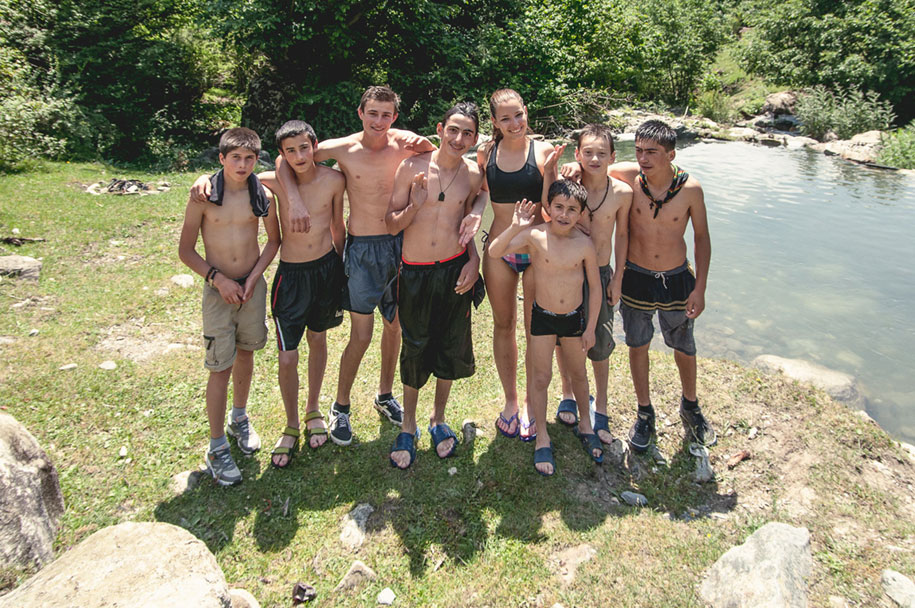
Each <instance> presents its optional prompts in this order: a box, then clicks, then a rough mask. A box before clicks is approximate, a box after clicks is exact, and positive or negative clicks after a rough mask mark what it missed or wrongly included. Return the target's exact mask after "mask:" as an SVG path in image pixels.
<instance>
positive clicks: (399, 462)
mask: <svg viewBox="0 0 915 608" xmlns="http://www.w3.org/2000/svg"><path fill="white" fill-rule="evenodd" d="M391 460H393V461H394V464H395V465H396V466H397V468H398V469H406V468H407V467H409V466H410V452H408V451H406V450H397V451H396V452H391Z"/></svg>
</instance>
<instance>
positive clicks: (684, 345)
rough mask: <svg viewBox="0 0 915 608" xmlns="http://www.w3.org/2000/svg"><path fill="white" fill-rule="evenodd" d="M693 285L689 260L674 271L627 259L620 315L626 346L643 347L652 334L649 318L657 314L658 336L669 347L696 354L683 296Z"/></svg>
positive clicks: (688, 292)
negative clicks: (656, 268)
mask: <svg viewBox="0 0 915 608" xmlns="http://www.w3.org/2000/svg"><path fill="white" fill-rule="evenodd" d="M695 286H696V277H695V275H693V271H692V269H690V267H689V263H688V262H683V265H681V266H678V267H677V268H674V269H673V270H665V271H654V270H648V269H646V268H642V267H641V266H636V265H635V264H633V263H632V262H626V272H625V273H624V274H623V287H622V297H621V298H620V300H621V302H620V315H621V316H622V317H623V329H624V330H625V331H626V345H627V346H630V347H632V348H638V347H640V346H645V345H646V344H648V343H649V342H651V338H652V336H653V335H654V326H653V324H652V317H654V313H655V311H657V313H658V322H659V324H660V325H661V335H663V336H664V343H665V344H667V346H669V347H670V348H673V349H674V350H678V351H680V352H682V353H683V354H686V355H689V356H695V355H696V341H695V339H694V338H693V321H694V320H693V319H690V318H687V316H686V299H687V298H688V297H689V294H690V293H691V292H692V291H693V289H694V288H695Z"/></svg>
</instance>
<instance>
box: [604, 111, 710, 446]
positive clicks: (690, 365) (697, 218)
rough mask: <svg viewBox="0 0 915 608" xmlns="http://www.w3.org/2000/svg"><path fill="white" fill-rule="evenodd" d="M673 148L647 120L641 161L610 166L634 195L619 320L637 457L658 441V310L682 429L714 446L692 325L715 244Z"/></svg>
mask: <svg viewBox="0 0 915 608" xmlns="http://www.w3.org/2000/svg"><path fill="white" fill-rule="evenodd" d="M676 142H677V134H676V131H674V130H673V129H671V128H670V127H669V126H668V125H666V124H664V123H663V122H661V121H658V120H649V121H647V122H645V123H642V125H641V126H639V128H638V130H636V133H635V156H636V161H637V162H636V163H619V164H616V165H612V166H611V167H610V172H611V175H613V177H616V178H618V179H621V180H623V181H625V182H626V183H628V184H629V185H630V186H631V187H632V190H633V198H632V208H631V209H630V212H629V251H628V257H627V261H626V270H625V272H624V273H623V283H622V297H621V300H622V303H621V304H620V314H621V315H622V317H623V328H624V329H625V331H626V345H627V346H629V367H630V371H631V372H632V383H633V385H634V387H635V394H636V398H637V399H638V417H637V419H636V422H635V424H633V425H632V428H631V429H630V430H629V443H630V444H631V445H632V447H633V449H635V450H637V451H645V450H647V449H648V446H649V445H650V443H651V440H652V438H653V437H654V435H655V414H654V409H653V407H652V405H651V395H650V393H649V389H648V386H649V385H648V372H649V360H648V346H649V343H650V342H651V338H652V334H653V333H654V329H653V327H652V317H653V316H654V314H655V311H657V313H658V321H659V322H660V326H661V333H662V335H663V336H664V342H665V343H666V344H667V345H668V346H669V347H671V348H673V349H674V360H675V361H676V363H677V369H678V370H679V372H680V383H681V388H682V395H681V398H680V418H681V419H682V421H683V425H684V427H685V428H686V429H687V431H688V433H689V435H690V438H691V439H692V440H694V441H696V442H698V443H699V444H702V445H706V446H711V445H714V444H715V442H716V441H717V436H716V434H715V431H714V429H712V427H711V426H710V425H709V424H708V422H707V421H706V420H705V417H704V416H703V414H702V410H701V409H700V408H699V402H698V398H697V396H696V344H695V341H694V339H693V323H694V320H695V319H696V317H698V316H699V315H700V314H702V311H703V310H704V309H705V288H706V281H707V279H708V269H709V262H710V260H711V255H712V245H711V239H710V238H709V231H708V220H707V217H706V211H705V200H704V197H703V193H702V186H701V185H699V182H698V181H697V180H696V178H694V177H690V176H689V175H688V174H687V173H686V172H684V171H683V170H682V169H679V168H678V167H677V166H676V165H674V164H673V160H674V157H675V156H676V151H675V149H674V148H675V145H676ZM690 221H691V222H692V224H693V233H694V238H695V240H694V249H695V253H696V272H695V274H693V271H692V269H691V268H690V267H689V263H688V262H687V261H686V242H685V241H684V239H683V235H684V233H685V231H686V224H687V222H690Z"/></svg>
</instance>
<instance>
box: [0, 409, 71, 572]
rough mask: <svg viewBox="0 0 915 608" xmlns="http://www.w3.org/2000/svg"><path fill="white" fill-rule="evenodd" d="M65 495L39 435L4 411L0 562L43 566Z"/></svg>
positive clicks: (1, 421) (0, 462) (51, 549)
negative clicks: (35, 435) (38, 439)
mask: <svg viewBox="0 0 915 608" xmlns="http://www.w3.org/2000/svg"><path fill="white" fill-rule="evenodd" d="M63 512H64V499H63V495H61V493H60V482H59V481H58V478H57V470H56V469H55V468H54V465H53V464H52V463H51V459H50V458H48V455H47V454H46V453H45V451H44V450H42V449H41V446H39V445H38V441H36V440H35V437H33V436H32V434H31V433H29V432H28V430H26V428H25V427H24V426H22V425H21V424H19V422H17V421H16V419H15V418H13V417H12V416H10V415H9V414H4V413H2V412H0V566H10V567H12V566H18V567H25V566H41V565H43V564H44V563H45V562H47V561H49V560H50V559H51V558H52V557H53V555H54V538H55V537H56V536H57V528H58V523H59V521H60V516H61V515H63Z"/></svg>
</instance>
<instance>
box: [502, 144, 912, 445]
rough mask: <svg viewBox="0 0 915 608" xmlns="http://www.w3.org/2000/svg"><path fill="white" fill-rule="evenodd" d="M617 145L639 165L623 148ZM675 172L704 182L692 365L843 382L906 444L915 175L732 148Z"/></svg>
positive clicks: (689, 161)
mask: <svg viewBox="0 0 915 608" xmlns="http://www.w3.org/2000/svg"><path fill="white" fill-rule="evenodd" d="M569 148H570V149H571V146H570V147H569ZM617 148H618V149H617V160H618V161H625V160H634V151H633V144H632V143H631V142H622V143H619V144H617ZM567 155H568V151H567ZM569 156H570V155H569ZM675 162H676V163H677V164H678V165H679V166H681V167H682V168H683V169H684V170H686V171H687V172H689V173H690V174H692V175H694V176H695V177H696V178H698V179H699V181H700V182H701V183H702V186H703V189H704V191H705V200H706V206H707V208H708V217H709V231H710V233H711V239H712V265H711V270H710V272H709V281H708V291H707V293H706V298H705V300H706V310H705V312H704V313H703V314H702V316H701V317H700V318H699V319H698V320H697V322H696V339H697V343H698V348H699V354H700V356H705V357H719V358H727V359H733V360H737V361H742V362H749V361H752V359H753V358H754V357H756V356H757V355H759V354H763V353H767V354H774V355H779V356H782V357H790V358H797V359H805V360H807V361H812V362H815V363H818V364H820V365H823V366H826V367H828V368H831V369H836V370H840V371H843V372H847V373H849V374H852V375H853V376H855V377H856V378H857V380H858V382H859V388H860V389H861V390H862V392H863V393H864V395H865V396H866V398H867V401H868V403H867V410H868V412H869V413H870V414H871V416H873V417H874V418H875V419H876V420H877V421H878V422H879V423H880V425H881V426H882V427H883V428H884V429H886V430H888V431H889V432H890V433H892V434H894V435H895V436H897V437H900V438H902V439H903V440H905V441H908V442H915V355H913V349H915V306H913V302H915V177H913V176H911V175H906V174H901V173H897V172H893V171H885V170H879V169H870V168H866V167H862V166H859V165H854V164H851V163H849V162H846V161H842V160H839V159H838V158H834V157H827V156H825V155H823V154H822V153H817V152H813V151H810V150H805V149H797V150H789V149H785V148H768V147H764V146H759V145H754V144H747V143H736V142H727V143H725V142H722V143H701V144H695V145H690V146H685V147H680V148H679V149H678V151H677V159H676V161H675ZM486 225H487V227H488V223H487V224H486ZM686 239H687V243H688V244H689V250H690V253H689V255H690V259H692V232H691V230H687V235H686ZM617 325H618V326H619V327H621V326H622V323H621V322H620V319H619V316H618V315H617ZM660 347H662V348H666V347H663V342H661V343H660Z"/></svg>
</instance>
